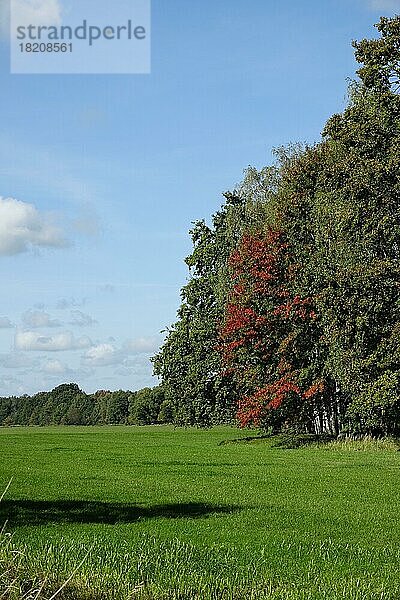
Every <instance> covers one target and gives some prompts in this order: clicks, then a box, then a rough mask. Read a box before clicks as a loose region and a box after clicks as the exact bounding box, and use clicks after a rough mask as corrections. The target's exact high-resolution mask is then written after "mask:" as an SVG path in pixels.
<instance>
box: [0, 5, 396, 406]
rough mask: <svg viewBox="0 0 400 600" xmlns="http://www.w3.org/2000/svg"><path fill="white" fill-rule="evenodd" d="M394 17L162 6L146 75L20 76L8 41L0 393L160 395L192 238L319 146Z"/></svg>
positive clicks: (3, 58) (4, 57)
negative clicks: (259, 180) (293, 151)
mask: <svg viewBox="0 0 400 600" xmlns="http://www.w3.org/2000/svg"><path fill="white" fill-rule="evenodd" d="M40 1H43V2H44V3H46V2H50V3H51V4H54V3H56V4H60V6H61V8H62V4H61V0H60V1H59V0H40ZM64 1H65V2H66V0H64ZM74 1H75V2H77V1H78V0H68V3H69V4H72V3H73V2H74ZM0 2H1V3H2V4H3V3H4V0H0ZM396 11H397V12H398V13H399V12H400V0H324V2H321V1H320V0H308V1H307V2H298V0H286V2H277V1H272V0H218V1H215V0H201V1H200V0H153V1H152V71H151V74H150V75H10V74H9V51H8V41H7V37H6V34H5V32H4V31H3V34H2V35H3V37H2V41H1V42H0V50H1V55H0V78H1V79H0V90H1V93H0V115H1V126H0V198H1V200H0V272H1V277H2V281H3V293H2V295H1V303H0V395H10V394H21V393H33V392H36V391H39V390H45V389H51V388H52V387H54V386H55V385H58V384H60V383H62V382H66V381H76V382H77V383H79V385H80V386H81V387H82V388H83V389H85V390H86V391H88V392H91V391H94V390H96V389H120V388H122V389H138V388H141V387H144V386H146V385H154V384H155V383H156V380H154V379H153V378H152V376H151V364H150V362H149V356H151V355H152V354H153V353H154V352H155V351H156V349H157V347H158V345H159V344H160V341H161V339H162V335H161V334H160V331H161V330H162V329H164V328H165V327H166V326H167V325H169V324H171V323H172V322H173V321H174V320H175V313H176V309H177V307H178V305H179V290H180V288H181V287H182V285H183V284H184V283H185V280H186V277H187V272H186V268H185V265H184V263H183V259H184V257H185V256H186V255H187V254H188V253H189V251H190V238H189V236H188V233H187V232H188V230H189V229H190V226H191V222H192V221H193V220H195V219H200V218H205V219H208V218H209V216H210V215H211V214H212V213H213V212H214V211H215V210H217V209H218V207H219V206H220V203H221V200H222V198H221V193H222V192H224V191H226V190H228V189H233V188H234V186H235V184H236V183H238V182H239V181H240V180H241V178H242V173H243V170H244V169H245V168H246V166H248V165H254V166H257V167H261V166H263V165H265V164H268V163H270V162H271V161H272V156H271V150H272V149H273V147H275V146H279V145H282V144H287V143H289V142H294V141H302V142H304V141H308V142H313V141H316V140H318V139H319V136H320V131H321V130H322V128H323V125H324V122H325V121H326V119H327V118H328V117H329V116H330V115H331V114H332V113H334V112H337V111H341V110H343V108H344V106H345V102H346V100H345V99H346V88H347V83H346V79H347V78H351V77H354V73H355V69H356V64H355V62H354V59H353V50H352V48H351V40H353V39H361V38H363V37H372V36H375V35H376V33H375V30H374V28H373V24H374V23H375V22H376V21H377V20H378V18H379V16H380V15H381V14H385V15H392V14H394V13H395V12H396ZM1 18H2V20H3V25H4V21H5V10H4V4H3V8H2V15H1Z"/></svg>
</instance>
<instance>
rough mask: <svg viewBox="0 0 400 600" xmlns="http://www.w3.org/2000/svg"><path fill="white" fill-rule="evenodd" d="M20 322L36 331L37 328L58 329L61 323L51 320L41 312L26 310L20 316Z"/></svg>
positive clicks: (46, 314)
mask: <svg viewBox="0 0 400 600" xmlns="http://www.w3.org/2000/svg"><path fill="white" fill-rule="evenodd" d="M22 322H23V324H24V326H25V327H30V328H31V329H36V328H38V327H60V325H61V323H60V322H59V321H57V320H56V319H52V318H51V317H50V315H49V314H48V313H46V312H43V311H41V310H28V311H27V312H26V313H24V314H23V315H22Z"/></svg>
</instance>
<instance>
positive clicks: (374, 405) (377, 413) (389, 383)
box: [347, 371, 400, 435]
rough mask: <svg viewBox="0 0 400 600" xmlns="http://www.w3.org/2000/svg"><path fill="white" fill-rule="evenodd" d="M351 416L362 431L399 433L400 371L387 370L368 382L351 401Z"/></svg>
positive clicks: (349, 413)
mask: <svg viewBox="0 0 400 600" xmlns="http://www.w3.org/2000/svg"><path fill="white" fill-rule="evenodd" d="M347 413H348V416H349V418H351V419H352V420H354V422H355V423H358V425H359V428H360V430H361V431H369V432H371V433H374V432H378V433H380V432H383V433H385V434H386V435H388V434H395V435H396V434H398V433H399V431H400V373H399V372H397V373H393V372H391V371H386V372H385V373H383V375H381V376H380V377H378V379H376V380H375V381H373V382H372V383H369V384H366V385H365V386H364V388H363V389H362V391H361V393H360V394H359V395H357V396H356V397H355V398H354V400H353V401H352V402H351V404H350V406H349V409H348V411H347Z"/></svg>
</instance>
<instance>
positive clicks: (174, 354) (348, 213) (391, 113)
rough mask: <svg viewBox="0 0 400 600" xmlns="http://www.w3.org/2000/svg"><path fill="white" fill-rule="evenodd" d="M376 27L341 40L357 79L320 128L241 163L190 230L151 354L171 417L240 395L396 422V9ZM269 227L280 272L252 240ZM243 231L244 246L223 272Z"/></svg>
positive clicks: (314, 417) (275, 412)
mask: <svg viewBox="0 0 400 600" xmlns="http://www.w3.org/2000/svg"><path fill="white" fill-rule="evenodd" d="M377 29H378V31H379V33H380V34H381V35H380V38H379V39H377V40H362V41H361V42H356V43H354V47H355V50H356V59H357V60H358V61H359V62H360V63H361V67H360V69H359V71H358V74H359V77H360V80H359V81H358V82H354V83H353V84H352V85H351V86H350V90H349V103H348V106H347V108H346V109H345V110H344V111H343V113H341V114H337V115H333V116H332V117H331V118H330V119H329V120H328V122H327V124H326V126H325V128H324V131H323V136H322V140H321V141H320V142H319V143H317V144H315V145H314V146H311V147H301V146H292V147H289V148H287V149H284V148H280V149H278V150H277V151H276V156H277V161H276V164H275V165H274V166H273V167H266V168H264V169H263V170H262V171H257V170H255V169H252V168H250V169H248V171H247V173H246V177H245V180H244V182H243V184H242V185H241V186H239V187H238V189H237V190H236V192H235V194H233V195H231V196H229V195H226V198H227V202H226V204H225V205H224V206H223V207H222V209H221V211H220V212H218V213H217V214H216V215H214V217H213V221H212V227H211V228H209V227H208V226H207V225H206V224H205V223H204V222H201V223H198V224H196V226H195V228H194V230H193V231H192V239H193V244H194V250H193V253H192V255H191V256H190V257H188V259H187V264H188V265H189V267H190V268H191V279H190V281H189V283H188V284H187V285H186V286H185V287H184V288H183V290H182V300H183V303H182V306H181V308H180V309H179V311H178V321H177V323H176V324H175V325H174V326H173V327H172V329H171V330H170V332H169V335H168V337H167V340H166V342H165V344H164V346H163V348H162V349H161V351H160V353H159V354H158V355H157V356H156V357H155V359H154V365H155V372H156V374H157V375H159V376H160V377H161V378H162V380H163V383H164V386H165V389H166V395H167V397H168V398H169V399H170V400H171V402H175V403H176V404H175V409H174V414H175V419H176V420H177V421H178V422H185V423H196V424H198V425H208V424H210V423H212V422H213V419H214V420H215V416H216V415H217V414H218V410H217V409H218V408H219V407H220V406H222V407H224V408H228V409H229V413H230V414H231V415H233V413H234V412H235V404H237V402H239V412H238V416H239V419H240V421H241V422H242V424H250V423H255V424H260V425H262V426H264V427H269V426H274V427H275V426H277V425H280V426H283V427H290V428H296V429H297V430H299V431H301V430H303V431H308V432H310V433H316V434H320V433H323V432H329V433H336V434H337V433H338V432H339V431H341V430H344V429H347V430H350V431H351V430H359V429H360V428H361V429H362V430H363V431H370V430H371V429H374V431H375V430H376V432H381V433H385V432H391V431H397V428H398V422H399V415H398V413H397V399H398V394H399V391H398V386H397V384H394V383H393V381H395V380H396V377H397V375H396V374H397V373H398V372H399V370H400V351H399V338H400V336H399V327H400V294H399V291H400V290H399V287H400V284H399V281H400V203H399V198H400V177H399V173H400V96H399V94H398V91H399V74H400V64H399V62H400V17H393V18H392V19H388V18H382V19H381V20H380V22H379V24H378V25H377ZM273 231H274V232H279V235H280V236H281V239H282V241H283V243H284V245H285V252H284V256H282V257H281V258H280V259H279V260H280V262H279V264H280V268H281V272H280V273H279V274H277V273H272V272H271V273H270V272H269V270H268V269H269V266H270V265H271V264H272V263H271V261H272V262H273V260H275V259H277V253H275V254H274V252H273V248H272V246H271V244H268V243H265V244H264V249H263V256H261V252H259V245H260V244H262V242H263V240H265V238H266V236H267V237H268V235H269V233H271V232H273ZM246 243H247V245H248V247H249V248H250V247H252V248H253V250H254V252H253V250H252V252H250V255H249V257H247V259H246V260H247V263H246V265H245V264H244V263H245V262H246V260H244V259H243V260H242V262H243V265H242V266H243V268H242V272H241V273H237V272H236V273H235V272H234V270H232V268H231V267H232V264H231V263H232V261H233V260H234V259H235V256H237V254H238V253H239V254H241V256H242V258H243V256H244V255H245V252H244V251H243V248H244V246H245V245H246ZM255 249H257V252H258V255H257V252H256V250H255ZM260 257H261V258H260ZM245 258H246V257H245ZM268 265H269V266H268ZM263 280H264V281H267V280H268V281H269V289H267V287H266V286H265V285H264V286H263V285H261V283H260V282H262V281H263ZM279 286H280V288H279ZM278 288H279V289H280V290H281V291H280V293H281V295H282V294H286V311H285V310H284V307H283V304H284V301H283V299H282V298H280V299H278V298H277V297H276V294H275V296H274V295H273V294H274V292H273V290H274V289H278ZM239 290H240V292H239ZM279 302H280V304H281V306H280V305H279ZM290 302H291V303H292V304H293V303H295V302H297V303H299V302H300V303H301V302H307V303H308V304H309V306H310V307H312V313H313V318H312V319H308V320H306V319H303V320H302V319H297V321H295V320H293V318H292V316H293V315H294V314H295V312H296V311H294V310H292V309H291V308H289V303H290ZM279 311H281V314H282V315H283V318H281V319H277V318H276V317H277V313H279ZM249 315H250V316H249ZM310 315H311V312H310ZM218 331H220V332H221V336H222V338H223V339H222V344H221V339H220V337H219V335H218ZM227 332H228V333H227ZM250 335H251V339H250V337H249V336H250ZM221 348H222V352H221ZM217 349H219V350H220V352H218V351H217ZM227 349H228V352H227ZM229 352H230V353H231V356H230V357H229V360H226V358H227V354H229ZM227 366H228V368H226V367H227ZM232 374H233V376H232ZM389 382H391V383H389ZM289 394H290V398H289ZM286 395H287V398H288V399H289V400H288V401H287V400H286V399H285V398H286ZM296 395H297V396H296ZM295 396H296V397H295ZM221 399H223V400H222V401H221ZM381 404H382V405H384V406H381ZM362 405H363V406H362ZM225 414H226V413H225Z"/></svg>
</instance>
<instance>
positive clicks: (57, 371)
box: [42, 358, 72, 375]
mask: <svg viewBox="0 0 400 600" xmlns="http://www.w3.org/2000/svg"><path fill="white" fill-rule="evenodd" d="M42 372H43V373H46V374H47V375H67V374H70V373H72V371H71V369H69V368H68V367H67V366H66V365H65V364H64V363H62V362H61V361H60V360H57V359H51V358H49V359H48V360H47V361H46V362H45V364H44V365H43V367H42Z"/></svg>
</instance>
